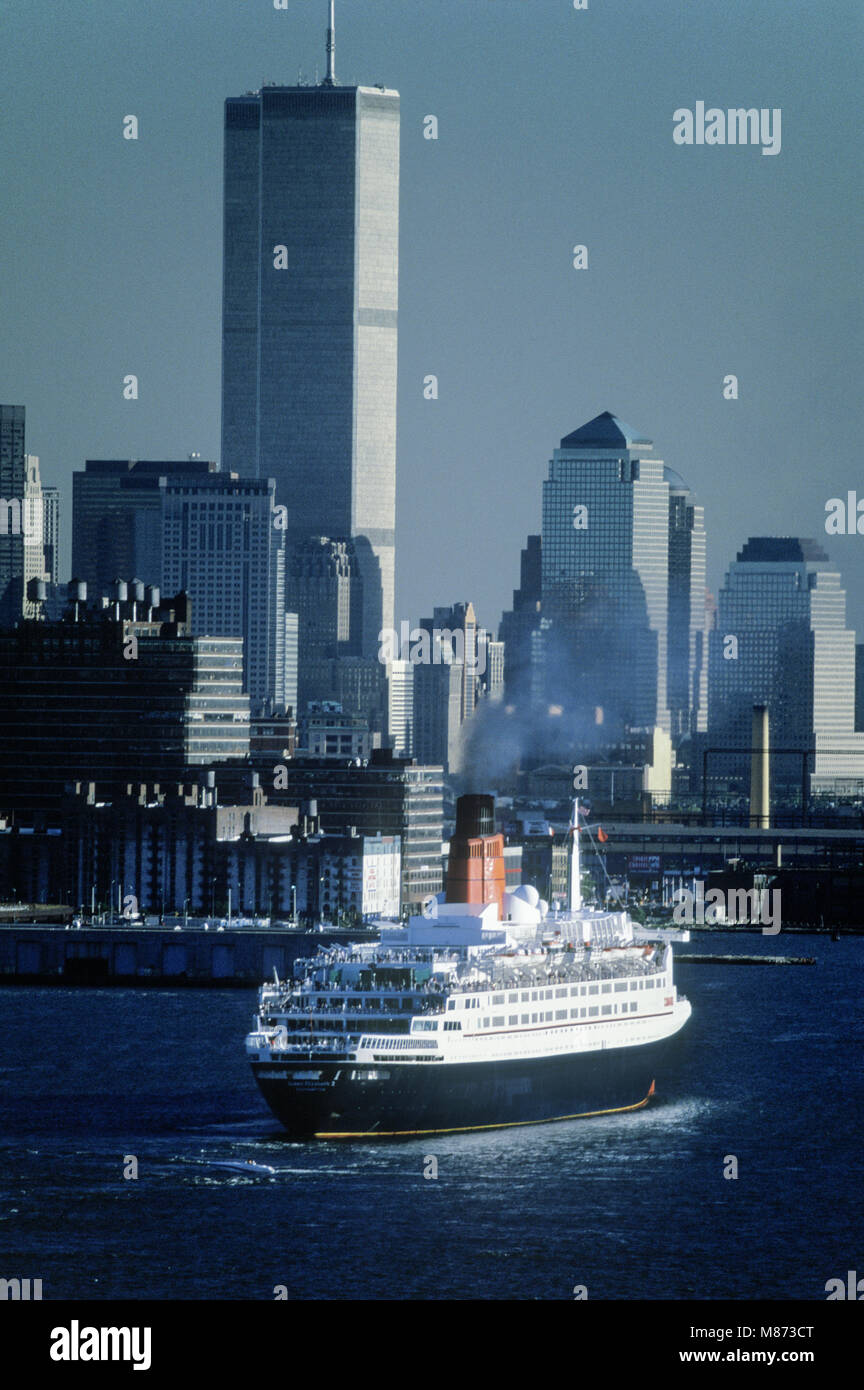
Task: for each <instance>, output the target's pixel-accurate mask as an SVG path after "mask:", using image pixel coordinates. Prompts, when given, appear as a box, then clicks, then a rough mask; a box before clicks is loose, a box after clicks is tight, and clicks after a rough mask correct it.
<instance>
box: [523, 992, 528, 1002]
mask: <svg viewBox="0 0 864 1390" xmlns="http://www.w3.org/2000/svg"><path fill="white" fill-rule="evenodd" d="M522 1003H523V1004H527V1003H528V991H527V989H526V990H524V991H523V994H522Z"/></svg>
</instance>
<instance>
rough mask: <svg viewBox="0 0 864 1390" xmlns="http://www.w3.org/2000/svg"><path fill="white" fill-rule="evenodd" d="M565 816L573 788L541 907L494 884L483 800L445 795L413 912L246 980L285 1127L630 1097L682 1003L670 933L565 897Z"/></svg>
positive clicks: (366, 1133) (474, 1124) (534, 1119)
mask: <svg viewBox="0 0 864 1390" xmlns="http://www.w3.org/2000/svg"><path fill="white" fill-rule="evenodd" d="M578 825H579V821H578V804H577V803H574V815H573V824H572V827H571V832H572V851H571V856H570V904H569V909H568V911H567V912H565V913H560V914H559V913H550V912H549V911H548V908H547V904H546V903H545V902H543V901H542V900H541V899H540V897H539V895H538V893H537V891H536V889H534V888H532V887H527V886H523V887H521V888H518V889H516V890H515V891H514V892H507V891H506V890H505V880H504V842H503V838H502V836H500V835H496V834H495V833H494V807H493V801H492V798H491V797H486V796H464V797H461V798H460V800H459V803H458V807H457V823H456V833H455V835H454V837H453V840H452V842H451V846H450V862H449V869H448V878H447V893H446V895H444V896H443V900H441V901H433V902H432V903H431V905H430V906H429V908H428V915H424V916H420V917H412V918H411V919H410V921H409V922H408V924H407V925H406V926H392V925H391V926H389V927H387V926H385V927H383V928H382V932H381V937H380V941H378V942H375V943H361V944H356V945H354V946H351V947H347V948H342V947H331V948H329V949H322V950H320V951H319V952H318V953H317V955H316V956H314V957H313V958H311V959H307V960H302V961H297V962H296V963H295V967H294V972H295V973H294V979H293V980H291V981H285V982H280V981H278V980H276V981H275V983H273V984H265V985H264V986H263V987H262V989H261V992H260V996H259V1006H258V1016H257V1018H256V1019H255V1027H254V1029H253V1031H252V1032H251V1033H250V1034H249V1036H248V1037H247V1039H246V1049H247V1053H248V1056H249V1058H250V1061H251V1064H252V1068H253V1071H254V1074H255V1078H256V1080H257V1082H258V1085H259V1086H260V1088H261V1091H262V1093H263V1095H264V1097H265V1099H266V1101H267V1103H268V1105H269V1106H270V1108H271V1110H272V1111H273V1113H274V1114H275V1115H276V1116H277V1118H278V1119H279V1120H280V1121H281V1123H282V1124H283V1125H284V1127H285V1129H286V1130H287V1131H288V1132H289V1133H290V1134H292V1135H295V1136H298V1137H301V1136H314V1137H316V1138H321V1139H350V1138H374V1137H380V1138H385V1137H388V1138H392V1137H397V1136H411V1135H424V1134H441V1133H449V1132H454V1131H459V1130H472V1129H496V1128H504V1127H506V1126H509V1125H525V1124H543V1123H548V1122H550V1121H553V1120H567V1119H577V1118H586V1117H588V1116H593V1115H598V1114H609V1113H612V1112H616V1111H626V1110H637V1109H639V1108H641V1107H642V1106H643V1105H645V1104H647V1102H648V1100H649V1099H650V1097H651V1096H652V1095H653V1094H654V1090H655V1083H656V1078H657V1076H658V1075H660V1074H662V1072H663V1069H664V1068H665V1066H666V1065H667V1063H668V1061H669V1057H670V1053H671V1052H672V1050H673V1049H674V1048H675V1047H676V1045H677V1043H678V1039H679V1034H680V1031H681V1029H682V1028H683V1026H684V1024H685V1023H686V1021H687V1019H688V1018H689V1017H690V1004H689V1003H688V1001H687V1000H686V999H685V998H684V997H683V996H681V995H679V994H678V991H677V989H676V987H675V984H674V981H673V962H672V947H671V945H670V944H668V943H667V942H664V941H656V942H646V941H641V940H640V941H638V942H637V941H636V940H635V939H634V930H633V923H632V921H631V920H630V917H629V916H628V914H627V913H626V912H604V911H596V910H591V909H587V908H583V907H582V902H581V892H580V854H579V828H578Z"/></svg>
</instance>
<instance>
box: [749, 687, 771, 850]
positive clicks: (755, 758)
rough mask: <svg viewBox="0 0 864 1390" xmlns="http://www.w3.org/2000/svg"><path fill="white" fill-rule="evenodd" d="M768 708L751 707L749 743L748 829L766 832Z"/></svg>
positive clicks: (768, 804)
mask: <svg viewBox="0 0 864 1390" xmlns="http://www.w3.org/2000/svg"><path fill="white" fill-rule="evenodd" d="M768 740H769V730H768V708H767V706H766V705H754V706H753V732H752V737H751V741H750V829H751V830H768V829H769V828H770V825H771V756H770V749H769V742H768Z"/></svg>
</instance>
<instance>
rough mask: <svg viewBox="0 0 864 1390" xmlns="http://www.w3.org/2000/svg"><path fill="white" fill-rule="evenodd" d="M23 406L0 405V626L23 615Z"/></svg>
mask: <svg viewBox="0 0 864 1390" xmlns="http://www.w3.org/2000/svg"><path fill="white" fill-rule="evenodd" d="M24 426H25V411H24V406H23V405H0V626H2V627H10V626H11V625H12V624H13V623H14V622H15V621H16V620H17V619H18V618H19V617H21V614H22V612H23V604H24V530H25V526H26V525H27V522H28V518H27V515H26V511H25V507H24V489H25V483H26V477H27V464H26V459H25V454H24Z"/></svg>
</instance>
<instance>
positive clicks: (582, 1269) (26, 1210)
mask: <svg viewBox="0 0 864 1390" xmlns="http://www.w3.org/2000/svg"><path fill="white" fill-rule="evenodd" d="M684 949H685V950H688V951H692V952H714V951H718V950H722V951H739V952H744V951H746V952H764V953H766V954H781V953H787V954H793V955H815V956H816V957H817V961H818V964H817V965H816V966H815V967H794V968H793V967H786V968H783V969H778V968H773V967H768V966H764V967H762V966H729V965H726V966H713V965H689V966H688V965H682V966H679V967H678V979H679V985H680V987H681V988H682V989H683V990H684V991H685V992H686V993H687V994H688V995H689V996H690V998H691V1000H692V1003H693V1008H694V1014H693V1018H692V1020H691V1022H690V1023H689V1024H688V1043H687V1047H686V1048H685V1051H684V1056H683V1060H682V1062H681V1063H680V1064H679V1066H678V1069H677V1072H676V1074H675V1075H674V1076H673V1075H669V1076H665V1077H660V1078H658V1097H657V1100H656V1102H655V1103H654V1104H653V1105H651V1106H650V1107H649V1108H647V1109H645V1110H643V1111H639V1112H637V1113H634V1114H630V1115H620V1116H610V1117H605V1118H598V1119H594V1120H583V1121H575V1122H570V1123H561V1124H554V1125H548V1126H541V1127H538V1128H527V1129H515V1130H504V1131H500V1132H497V1133H495V1134H491V1135H490V1134H488V1133H483V1134H477V1135H458V1136H453V1137H450V1138H440V1139H437V1140H433V1141H430V1140H428V1139H426V1140H421V1141H416V1142H415V1141H409V1142H401V1143H377V1144H354V1145H339V1144H321V1143H308V1144H297V1143H291V1142H288V1141H286V1140H283V1139H281V1138H280V1131H279V1129H278V1126H277V1125H276V1123H275V1121H274V1120H273V1119H272V1118H271V1117H270V1114H269V1111H268V1110H267V1109H266V1107H265V1105H264V1103H263V1101H262V1100H261V1099H260V1098H259V1096H258V1093H257V1089H256V1088H255V1086H254V1082H253V1080H252V1077H251V1073H250V1070H249V1067H248V1065H247V1063H246V1061H245V1057H244V1053H243V1037H244V1034H245V1032H246V1031H247V1028H248V1025H249V1022H250V1018H251V1015H252V1012H253V1008H254V993H252V992H249V993H247V992H245V991H243V992H238V991H226V992H210V991H202V992H197V991H191V990H189V991H182V992H174V991H158V992H157V991H153V990H140V991H136V990H83V989H82V990H59V989H14V988H11V989H5V990H3V991H0V1124H2V1134H0V1276H2V1277H7V1278H13V1277H19V1278H27V1277H29V1278H41V1279H42V1280H43V1296H44V1297H45V1298H109V1297H112V1298H168V1297H171V1298H181V1299H211V1298H229V1299H250V1298H251V1299H272V1298H273V1290H274V1287H275V1286H276V1285H285V1286H286V1287H287V1290H288V1295H289V1297H291V1298H307V1299H309V1298H315V1299H330V1298H333V1299H344V1298H410V1299H431V1298H435V1299H454V1298H482V1299H512V1298H528V1299H567V1298H571V1297H572V1291H573V1288H574V1286H575V1285H585V1286H586V1287H587V1290H588V1296H589V1298H592V1299H594V1298H608V1299H650V1298H698V1299H714V1298H736V1299H738V1298H804V1299H821V1300H824V1298H825V1283H826V1281H827V1280H828V1279H830V1278H833V1277H835V1276H840V1277H844V1278H845V1274H846V1271H847V1270H849V1269H855V1268H862V1267H864V1266H862V1263H861V1256H862V1252H861V1250H860V1246H859V1245H858V1242H857V1239H856V1236H855V1231H856V1220H857V1210H858V1208H857V1203H858V1200H859V1194H860V1191H861V1177H862V1168H864V1161H862V1151H861V1131H862V1105H861V1100H862V1094H861V1093H862V1067H861V1062H862V1037H864V1029H862V1017H861V990H862V973H864V972H862V960H864V938H862V939H859V940H857V941H856V940H854V939H843V940H841V941H839V942H836V943H832V942H831V941H829V940H827V939H826V938H825V937H807V936H794V937H790V936H787V937H783V936H781V937H761V936H755V935H752V936H751V935H736V936H734V937H733V936H727V935H706V936H704V937H702V938H700V939H698V940H697V941H696V942H695V943H694V944H692V945H691V946H689V947H686V948H684ZM124 1155H135V1156H136V1157H137V1160H138V1174H139V1176H138V1178H137V1180H124V1178H123V1166H124ZM427 1155H434V1156H435V1157H436V1158H437V1161H438V1177H437V1179H426V1178H424V1177H423V1169H424V1159H425V1157H426V1156H427ZM727 1155H734V1156H736V1157H737V1160H738V1172H739V1176H738V1178H737V1180H727V1179H724V1177H723V1168H724V1159H725V1157H726V1156H727ZM247 1157H253V1158H255V1159H257V1160H259V1161H261V1162H263V1163H268V1164H271V1165H272V1166H274V1167H275V1168H277V1169H278V1172H277V1174H276V1176H275V1177H272V1178H269V1177H263V1176H262V1177H247V1176H246V1175H244V1174H234V1173H231V1172H228V1171H225V1170H220V1169H218V1168H215V1167H210V1166H208V1163H209V1161H211V1160H212V1161H220V1160H225V1159H243V1158H247ZM856 1260H857V1264H856Z"/></svg>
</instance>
